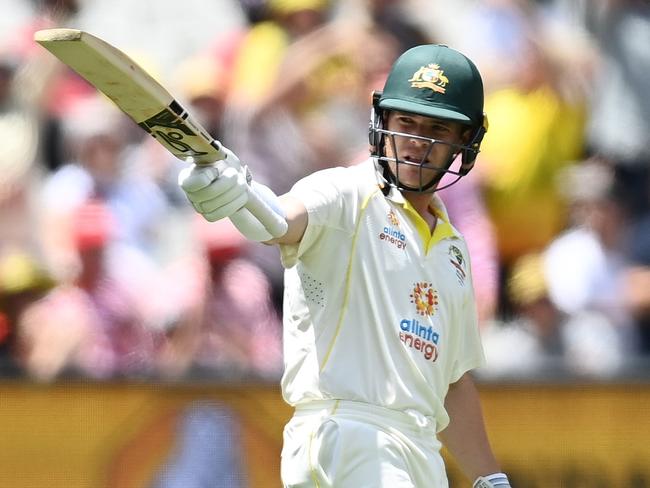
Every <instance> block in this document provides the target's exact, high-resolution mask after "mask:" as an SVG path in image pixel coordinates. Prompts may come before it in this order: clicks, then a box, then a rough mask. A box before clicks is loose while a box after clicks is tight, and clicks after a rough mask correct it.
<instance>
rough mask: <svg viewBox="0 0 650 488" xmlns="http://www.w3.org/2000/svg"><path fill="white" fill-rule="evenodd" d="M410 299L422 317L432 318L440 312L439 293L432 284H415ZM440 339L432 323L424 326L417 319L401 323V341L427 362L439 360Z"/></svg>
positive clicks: (405, 320)
mask: <svg viewBox="0 0 650 488" xmlns="http://www.w3.org/2000/svg"><path fill="white" fill-rule="evenodd" d="M409 297H410V298H411V303H413V304H414V305H415V311H416V313H417V314H418V315H420V316H421V317H431V316H433V315H434V314H435V313H436V311H437V310H438V293H437V291H436V290H434V288H433V285H432V284H431V283H427V282H417V283H414V284H413V289H412V291H411V294H410V295H409ZM423 320H424V319H423ZM439 339H440V334H439V333H438V332H436V331H435V330H434V329H433V325H431V324H430V323H425V324H423V323H422V322H420V320H418V319H417V318H412V319H402V320H401V321H400V323H399V340H400V341H402V343H404V345H405V346H407V347H409V348H411V349H415V350H416V351H419V352H420V353H422V356H423V357H424V359H426V360H427V361H431V362H435V361H436V360H437V359H438V341H439Z"/></svg>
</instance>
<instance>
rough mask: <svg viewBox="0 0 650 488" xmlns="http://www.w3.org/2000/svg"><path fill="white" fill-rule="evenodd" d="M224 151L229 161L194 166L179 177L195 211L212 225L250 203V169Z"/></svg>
mask: <svg viewBox="0 0 650 488" xmlns="http://www.w3.org/2000/svg"><path fill="white" fill-rule="evenodd" d="M224 150H225V151H227V152H226V154H227V156H226V158H225V159H224V160H222V161H219V162H218V163H217V164H216V165H213V166H198V165H196V164H193V165H192V166H189V167H187V168H184V169H183V170H182V171H181V172H180V174H179V175H178V184H179V186H180V187H181V188H182V189H183V191H184V192H185V194H186V195H187V198H188V200H189V201H190V203H191V204H192V206H193V207H194V209H195V210H196V211H197V212H198V213H200V214H201V215H203V217H205V219H206V220H208V221H210V222H215V221H217V220H220V219H223V218H225V217H230V216H231V215H233V214H234V213H235V212H237V211H238V210H239V209H241V208H242V207H244V205H246V203H248V192H249V190H250V187H249V185H248V181H247V177H248V173H247V169H246V168H245V167H242V165H241V163H240V161H239V159H238V158H237V156H235V155H234V154H233V153H232V152H231V151H228V150H227V149H225V148H224Z"/></svg>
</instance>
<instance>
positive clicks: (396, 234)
mask: <svg viewBox="0 0 650 488" xmlns="http://www.w3.org/2000/svg"><path fill="white" fill-rule="evenodd" d="M379 240H381V241H384V242H386V243H387V244H391V245H393V246H395V247H397V249H406V236H405V235H404V233H403V232H402V231H401V230H400V229H399V219H398V218H397V215H396V214H395V212H394V211H393V210H392V209H391V211H390V212H388V225H386V226H384V228H383V230H382V232H380V233H379Z"/></svg>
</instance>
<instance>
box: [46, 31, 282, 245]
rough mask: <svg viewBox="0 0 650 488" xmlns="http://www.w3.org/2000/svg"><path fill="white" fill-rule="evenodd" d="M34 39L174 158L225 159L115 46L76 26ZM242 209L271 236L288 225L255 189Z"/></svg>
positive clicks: (160, 88) (180, 108)
mask: <svg viewBox="0 0 650 488" xmlns="http://www.w3.org/2000/svg"><path fill="white" fill-rule="evenodd" d="M34 40H35V41H36V42H37V43H39V44H40V45H41V46H43V47H44V48H45V49H47V50H48V51H50V52H51V53H52V54H54V56H56V57H57V58H59V59H60V60H61V61H62V62H63V63H65V64H66V65H68V66H69V67H70V68H72V69H73V70H74V71H76V72H77V73H79V75H81V76H82V77H83V78H84V79H85V80H86V81H88V82H89V83H90V84H91V85H93V86H94V87H95V88H96V89H97V90H99V91H100V92H102V93H103V94H104V95H106V96H107V97H108V98H110V99H111V100H112V101H113V103H115V105H117V106H118V107H119V108H120V109H121V110H122V111H123V112H124V113H125V114H127V115H128V116H129V117H130V118H131V119H133V120H134V121H135V122H136V123H137V124H138V125H139V126H140V127H142V129H144V130H145V131H147V132H148V133H149V134H150V135H151V136H152V137H153V138H154V139H156V140H157V141H158V142H159V143H160V144H162V145H163V146H164V147H165V148H166V149H167V150H168V151H169V152H171V153H172V154H173V155H174V156H176V157H177V158H178V159H180V160H182V161H186V162H192V163H195V164H197V165H201V164H205V165H210V164H213V163H216V162H218V161H221V160H223V159H225V158H226V153H225V152H224V148H223V146H222V144H221V143H220V142H219V141H217V140H215V139H214V138H213V137H212V136H211V135H210V134H208V132H207V131H206V130H205V129H204V128H203V127H202V126H201V125H200V124H199V123H198V122H197V121H196V120H194V119H193V118H192V116H191V115H190V114H189V112H188V111H187V110H185V108H184V107H183V106H182V105H181V104H180V103H179V102H178V101H177V100H176V99H175V98H174V97H173V96H172V95H171V94H170V93H169V92H168V91H167V90H166V89H165V88H164V87H163V86H162V85H161V84H160V83H158V81H156V80H155V79H154V78H153V77H152V76H151V75H150V74H149V73H147V72H146V71H145V70H144V69H143V68H142V67H140V66H139V65H138V64H137V63H136V62H135V61H133V60H132V59H131V58H130V57H128V56H127V55H126V54H124V53H123V52H122V51H120V50H119V49H117V48H116V47H114V46H112V45H110V44H109V43H107V42H106V41H104V40H102V39H99V38H98V37H95V36H93V35H91V34H89V33H87V32H84V31H81V30H77V29H63V28H60V29H45V30H40V31H37V32H36V33H35V34H34ZM246 208H247V209H248V210H249V211H250V212H251V213H252V214H253V215H254V216H255V217H256V218H257V219H258V220H259V221H260V222H261V223H262V225H264V227H265V228H266V230H267V231H268V232H269V234H271V235H272V236H273V237H281V236H282V235H284V233H285V232H286V230H287V223H286V221H285V220H284V219H282V218H281V217H279V216H278V215H277V214H276V213H275V212H274V211H273V210H271V208H270V207H269V206H268V205H267V204H266V202H264V201H263V200H262V199H260V198H259V196H258V195H257V194H255V193H254V192H250V193H249V201H248V203H247V204H246Z"/></svg>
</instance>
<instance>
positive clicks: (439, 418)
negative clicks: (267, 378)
mask: <svg viewBox="0 0 650 488" xmlns="http://www.w3.org/2000/svg"><path fill="white" fill-rule="evenodd" d="M486 130H487V120H486V117H485V115H484V114H483V83H482V80H481V76H480V74H479V72H478V70H477V68H476V66H475V65H474V64H473V63H472V61H470V60H469V59H468V58H466V57H465V56H464V55H463V54H461V53H460V52H458V51H455V50H453V49H451V48H449V47H446V46H442V45H421V46H417V47H415V48H412V49H410V50H408V51H406V52H405V53H403V54H402V55H401V56H400V57H399V58H398V59H397V61H396V62H395V64H394V65H393V67H392V69H391V72H390V73H389V76H388V78H387V80H386V83H385V86H384V88H383V91H382V92H381V93H375V95H374V99H373V113H372V117H371V122H370V130H369V136H370V146H371V155H370V158H369V159H368V160H367V161H366V162H365V163H362V164H359V165H355V166H350V167H341V168H330V169H326V170H323V171H319V172H316V173H314V174H312V175H310V176H307V177H305V178H304V179H302V180H300V181H298V182H297V183H296V184H295V185H294V187H293V188H292V189H291V190H290V191H289V192H288V193H287V194H285V195H282V196H279V197H278V196H276V195H275V194H274V192H273V191H272V190H271V189H269V188H268V187H266V186H264V185H262V184H260V183H258V182H256V181H255V180H254V179H253V178H252V177H251V175H250V173H249V172H248V170H247V168H246V167H245V166H243V165H242V164H241V163H240V162H239V160H238V159H237V157H236V156H235V155H234V154H232V153H231V152H229V153H228V157H227V158H226V159H225V160H224V161H221V162H220V163H219V165H218V166H191V167H187V168H185V169H184V170H183V171H182V172H181V175H180V177H179V184H180V186H181V187H182V189H183V190H184V191H185V192H186V194H187V197H188V198H189V200H190V202H191V203H192V205H193V207H194V208H195V209H196V211H197V212H199V213H201V214H202V215H203V216H204V217H205V218H206V219H207V220H208V221H216V220H219V219H223V218H226V217H228V218H230V219H231V220H232V222H233V223H234V224H235V225H236V226H237V228H238V229H239V231H240V232H241V233H242V234H243V235H244V236H246V237H247V238H249V239H251V240H254V241H258V242H265V243H267V244H278V245H279V248H280V252H281V258H282V263H283V266H284V267H285V293H284V364H285V371H284V375H283V378H282V393H283V397H284V399H285V401H286V402H288V403H289V404H290V405H292V406H294V407H295V414H294V415H293V417H292V419H291V420H290V421H289V423H288V424H287V425H286V427H285V429H284V445H283V449H282V463H281V474H282V482H283V486H285V487H287V488H289V487H291V488H298V487H301V488H302V487H319V488H325V487H335V488H364V487H368V488H381V487H385V488H414V487H417V488H424V487H428V488H443V487H448V480H447V476H446V473H445V466H444V464H443V459H442V457H441V455H440V449H441V446H442V445H443V444H444V445H445V446H446V447H447V448H448V450H449V452H450V453H451V454H452V455H453V456H454V458H455V459H456V460H457V462H458V464H459V466H460V467H461V469H462V470H463V472H464V474H465V475H467V476H468V478H469V479H470V480H475V481H474V485H473V486H474V488H504V487H510V484H509V481H508V478H507V476H506V475H505V474H503V473H502V472H500V471H501V468H500V467H499V465H498V463H497V461H496V460H495V457H494V455H493V453H492V449H491V447H490V443H489V441H488V438H487V434H486V431H485V426H484V422H483V417H482V412H481V407H480V403H479V396H478V393H477V390H476V388H475V386H474V383H473V380H472V378H471V376H470V371H471V370H472V369H474V368H477V367H479V366H481V365H482V364H483V362H484V360H485V359H484V355H483V350H482V346H481V342H480V337H479V330H478V323H477V316H476V309H475V301H474V295H473V290H472V275H471V268H470V263H469V255H468V251H467V246H466V244H465V241H464V239H463V237H462V236H461V235H460V234H459V233H458V231H457V230H456V229H455V228H454V227H453V225H452V223H451V222H450V221H449V218H448V216H447V212H446V210H445V206H444V204H443V202H442V201H441V199H440V198H439V197H438V196H437V194H436V191H437V190H439V189H440V187H439V182H440V180H441V178H442V177H443V175H444V174H445V173H451V174H452V175H454V178H453V179H454V180H455V181H458V180H459V179H460V178H461V177H462V176H464V175H466V174H467V173H468V172H469V171H470V170H471V169H472V167H473V165H474V161H475V159H476V155H477V153H478V152H479V148H480V144H481V140H482V138H483V136H484V134H485V132H486ZM251 194H256V195H257V196H258V197H260V198H261V199H263V200H264V201H265V202H266V203H267V204H268V205H269V206H270V207H271V208H272V209H273V211H274V212H276V213H277V215H278V216H280V217H281V218H282V219H285V220H286V222H287V224H288V230H287V232H286V233H285V234H284V235H283V236H282V237H280V238H273V237H272V236H271V235H270V234H269V233H268V232H267V231H266V230H265V228H264V226H263V225H262V223H261V222H259V221H258V220H257V219H256V218H255V217H254V216H253V215H252V214H251V213H250V212H249V211H248V210H247V209H246V208H245V205H246V203H247V202H248V199H249V198H250V195H251Z"/></svg>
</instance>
